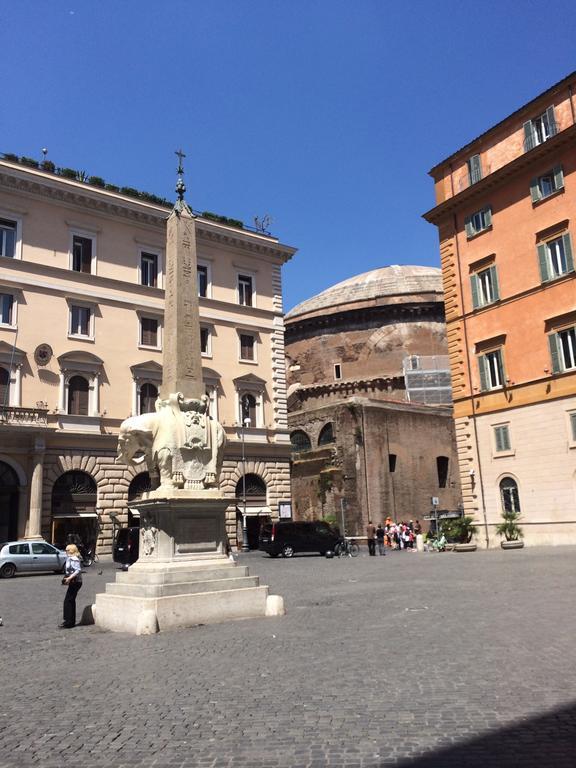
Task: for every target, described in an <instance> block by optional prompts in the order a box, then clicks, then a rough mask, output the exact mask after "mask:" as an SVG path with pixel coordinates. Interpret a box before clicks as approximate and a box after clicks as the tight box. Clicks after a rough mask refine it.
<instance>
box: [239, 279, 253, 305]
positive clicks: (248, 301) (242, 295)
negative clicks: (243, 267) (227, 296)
mask: <svg viewBox="0 0 576 768" xmlns="http://www.w3.org/2000/svg"><path fill="white" fill-rule="evenodd" d="M253 294H254V285H253V280H252V277H251V276H250V275H238V303H239V304H244V306H246V307H251V306H252V302H253V298H254V296H253Z"/></svg>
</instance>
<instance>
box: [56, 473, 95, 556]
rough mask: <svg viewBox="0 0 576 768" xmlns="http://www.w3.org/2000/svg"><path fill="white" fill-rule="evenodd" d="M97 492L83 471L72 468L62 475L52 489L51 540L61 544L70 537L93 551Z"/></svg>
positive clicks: (92, 481) (90, 478)
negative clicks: (75, 537)
mask: <svg viewBox="0 0 576 768" xmlns="http://www.w3.org/2000/svg"><path fill="white" fill-rule="evenodd" d="M96 499H97V489H96V483H95V482H94V478H93V477H92V476H91V475H89V474H88V473H87V472H82V471H81V470H79V469H73V470H71V471H70V472H64V474H63V475H60V477H59V478H58V480H56V482H55V483H54V487H53V488H52V541H53V542H54V543H55V544H57V545H58V546H60V547H62V546H63V545H65V544H66V543H67V542H66V539H67V538H68V537H69V536H70V535H72V534H73V535H75V536H78V537H79V538H80V539H81V540H82V543H83V544H85V545H87V546H89V547H90V548H94V547H95V546H96V539H97V537H98V530H99V528H98V515H97V513H96Z"/></svg>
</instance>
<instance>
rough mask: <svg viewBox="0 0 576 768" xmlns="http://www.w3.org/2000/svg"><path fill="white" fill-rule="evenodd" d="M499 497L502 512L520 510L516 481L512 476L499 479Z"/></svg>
mask: <svg viewBox="0 0 576 768" xmlns="http://www.w3.org/2000/svg"><path fill="white" fill-rule="evenodd" d="M500 498H501V499H502V511H503V512H520V496H519V495H518V483H517V482H516V480H514V478H512V477H505V478H504V479H503V480H501V481H500Z"/></svg>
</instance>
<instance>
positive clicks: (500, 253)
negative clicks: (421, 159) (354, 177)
mask: <svg viewBox="0 0 576 768" xmlns="http://www.w3.org/2000/svg"><path fill="white" fill-rule="evenodd" d="M575 88H576V73H573V74H571V75H570V76H569V77H567V78H565V79H564V80H562V81H561V82H560V83H558V84H556V85H555V86H553V87H552V88H550V89H549V90H547V91H546V92H544V93H542V94H541V95H540V96H538V97H537V98H535V99H534V100H533V101H531V102H529V103H528V104H526V105H524V106H523V107H521V108H520V109H519V110H517V111H516V112H514V113H513V114H512V115H510V116H509V117H507V118H506V119H505V120H503V121H502V122H500V123H499V124H498V125H496V126H494V127H493V128H491V129H490V130H488V131H487V132H486V133H484V134H482V135H481V136H479V137H478V138H477V139H475V140H474V141H472V142H470V143H469V144H467V145H466V146H465V147H463V148H462V149H460V150H458V151H457V152H456V153H454V154H453V155H451V156H450V157H448V158H447V159H446V160H444V161H442V162H441V163H440V164H439V165H437V166H435V167H434V168H433V169H432V170H431V171H430V174H431V176H432V177H433V179H434V183H435V190H436V206H435V207H434V208H433V209H432V210H431V211H429V212H428V213H427V214H425V218H426V219H427V220H428V221H430V222H431V223H433V224H435V225H436V226H437V227H438V232H439V238H440V254H441V261H442V273H443V280H444V294H445V302H446V322H447V333H448V347H449V354H450V367H451V373H452V385H453V396H454V417H455V423H456V434H457V439H458V455H459V462H460V476H461V483H462V488H463V494H464V505H465V509H466V512H467V513H468V514H470V515H473V516H474V517H475V518H476V520H477V522H478V523H479V524H480V526H481V532H480V534H479V536H478V540H479V543H483V544H484V545H485V546H487V547H490V546H495V545H498V542H499V537H498V536H497V535H496V531H495V528H496V526H497V525H498V524H499V523H500V522H502V517H501V515H502V512H503V511H505V510H513V511H519V512H520V513H521V515H522V520H521V524H522V527H523V531H524V539H525V541H526V543H527V544H560V543H575V542H576V280H575V272H574V256H573V242H574V236H575V233H576V222H575V220H574V211H575V210H576V152H575V151H574V139H575V137H576V120H575V114H576V102H575V97H574V89H575Z"/></svg>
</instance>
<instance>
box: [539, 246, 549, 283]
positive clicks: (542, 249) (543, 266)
mask: <svg viewBox="0 0 576 768" xmlns="http://www.w3.org/2000/svg"><path fill="white" fill-rule="evenodd" d="M538 261H539V262H540V277H541V279H542V282H543V283H545V282H546V281H547V280H550V270H549V269H548V246H547V245H546V243H540V245H539V246H538Z"/></svg>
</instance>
